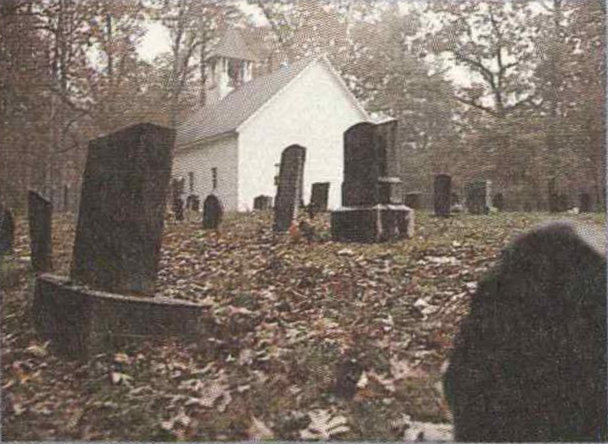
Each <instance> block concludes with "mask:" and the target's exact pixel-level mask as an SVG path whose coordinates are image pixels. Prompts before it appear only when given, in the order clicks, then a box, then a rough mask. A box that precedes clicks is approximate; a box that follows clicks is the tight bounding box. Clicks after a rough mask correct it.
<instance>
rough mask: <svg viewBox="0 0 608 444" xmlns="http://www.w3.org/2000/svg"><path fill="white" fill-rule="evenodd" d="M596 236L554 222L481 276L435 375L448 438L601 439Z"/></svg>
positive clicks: (600, 281) (600, 237) (606, 434)
mask: <svg viewBox="0 0 608 444" xmlns="http://www.w3.org/2000/svg"><path fill="white" fill-rule="evenodd" d="M605 241H606V235H605V232H604V230H603V229H601V228H599V227H593V226H580V225H576V224H573V223H569V222H554V223H551V224H548V225H546V226H543V227H539V228H536V229H533V230H531V231H530V232H528V233H526V234H524V235H522V236H520V237H519V238H517V239H516V240H515V241H514V242H512V243H511V244H510V245H509V246H508V247H507V248H506V250H505V251H504V252H503V255H502V258H501V260H500V262H499V263H498V265H497V266H496V267H495V268H494V269H493V270H492V271H491V272H490V273H489V274H488V275H487V276H486V277H485V279H484V280H482V281H481V283H480V285H479V287H478V290H477V292H476V294H475V296H474V297H473V299H472V303H471V309H470V314H469V315H468V317H467V318H466V319H465V320H464V321H463V323H462V324H461V329H460V333H459V334H458V336H457V338H456V341H455V348H454V351H453V352H452V355H451V358H450V365H449V368H448V370H447V372H446V375H445V379H444V388H445V393H446V396H447V399H448V402H449V404H450V408H451V410H452V413H453V416H454V425H455V440H456V441H461V442H462V441H475V442H497V441H506V442H521V441H526V442H534V441H545V442H556V441H578V442H581V441H606V440H607V439H608V431H607V420H608V410H607V405H608V404H607V402H606V399H607V390H606V385H607V378H606V371H607V365H606V362H607V348H606V345H607V341H606V333H607V331H606V250H605V248H606V244H605Z"/></svg>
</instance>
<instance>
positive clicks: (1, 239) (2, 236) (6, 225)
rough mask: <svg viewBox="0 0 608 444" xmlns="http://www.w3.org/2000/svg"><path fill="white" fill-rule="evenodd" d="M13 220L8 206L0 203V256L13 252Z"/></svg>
mask: <svg viewBox="0 0 608 444" xmlns="http://www.w3.org/2000/svg"><path fill="white" fill-rule="evenodd" d="M14 240H15V221H14V219H13V214H12V213H11V212H10V210H9V209H8V208H5V207H3V206H2V205H1V204H0V256H3V255H5V254H11V253H12V252H13V243H14Z"/></svg>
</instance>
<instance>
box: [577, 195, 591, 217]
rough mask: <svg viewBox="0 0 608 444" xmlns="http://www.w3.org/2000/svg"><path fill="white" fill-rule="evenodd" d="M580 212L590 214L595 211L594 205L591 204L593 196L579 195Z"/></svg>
mask: <svg viewBox="0 0 608 444" xmlns="http://www.w3.org/2000/svg"><path fill="white" fill-rule="evenodd" d="M579 211H580V212H581V213H590V212H591V211H593V204H592V202H591V194H589V193H580V195H579Z"/></svg>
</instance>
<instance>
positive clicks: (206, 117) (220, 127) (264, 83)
mask: <svg viewBox="0 0 608 444" xmlns="http://www.w3.org/2000/svg"><path fill="white" fill-rule="evenodd" d="M317 60H320V61H321V62H323V64H324V65H325V66H326V68H327V69H328V71H329V72H330V74H331V75H333V76H334V78H335V79H336V80H337V82H338V84H339V85H340V87H342V88H343V90H344V91H345V92H346V94H347V95H348V96H349V98H350V100H351V102H352V103H353V106H355V107H356V108H357V109H358V110H359V111H360V112H361V114H362V116H363V120H368V119H369V116H368V114H367V112H366V111H365V109H364V108H363V107H362V106H361V104H360V103H359V102H358V101H357V99H356V98H355V97H354V95H353V94H352V93H351V92H350V90H349V89H348V87H347V86H346V85H345V83H344V81H343V80H342V78H341V77H340V75H339V74H338V73H337V72H336V71H335V70H334V68H333V67H332V66H331V63H329V61H328V60H327V59H326V58H325V57H323V56H313V57H306V58H303V59H300V60H298V61H297V62H295V63H293V64H291V65H288V66H284V67H282V68H279V69H278V70H276V71H274V72H272V73H270V74H266V75H264V76H261V77H257V78H255V79H253V80H251V81H249V82H247V83H245V84H243V85H242V86H241V87H239V88H238V89H236V90H234V91H232V92H231V93H230V94H228V95H227V96H226V97H224V98H223V99H222V100H221V101H220V102H218V103H216V104H212V105H207V106H204V107H200V108H198V109H197V110H196V111H194V113H193V114H192V115H190V116H189V117H188V118H186V119H185V120H184V121H182V123H180V124H179V125H178V126H177V136H176V141H175V145H176V146H178V147H183V146H184V145H188V144H191V143H193V142H196V141H199V140H204V139H210V138H213V137H217V136H221V135H223V134H228V133H231V132H235V131H236V130H237V129H238V128H239V127H240V126H241V125H242V124H243V123H244V122H245V121H247V120H249V119H250V118H251V117H252V116H253V115H254V114H255V113H256V112H257V111H258V110H259V109H260V108H261V107H262V106H263V105H264V104H265V103H266V102H268V101H269V100H270V99H271V98H272V97H273V96H274V95H276V94H277V93H278V92H279V91H280V90H281V89H283V88H284V87H286V86H287V85H288V84H289V83H290V82H291V81H292V80H294V79H295V78H296V77H297V76H298V75H299V74H300V73H301V72H302V71H304V69H305V68H306V67H308V66H309V65H311V64H312V63H313V62H315V61H317Z"/></svg>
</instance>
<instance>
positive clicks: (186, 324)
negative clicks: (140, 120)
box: [32, 123, 208, 358]
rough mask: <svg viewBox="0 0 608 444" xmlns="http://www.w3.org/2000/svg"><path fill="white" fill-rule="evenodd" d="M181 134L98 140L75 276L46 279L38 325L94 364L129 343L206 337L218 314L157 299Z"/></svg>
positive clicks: (142, 128) (88, 171)
mask: <svg viewBox="0 0 608 444" xmlns="http://www.w3.org/2000/svg"><path fill="white" fill-rule="evenodd" d="M174 138H175V131H174V130H172V129H169V128H163V127H160V126H156V125H152V124H148V123H145V124H138V125H134V126H131V127H128V128H125V129H123V130H120V131H117V132H115V133H112V134H110V135H108V136H106V137H101V138H99V139H96V140H93V141H91V142H90V143H89V152H88V155H87V163H86V167H85V173H84V178H83V186H82V196H81V201H80V211H79V217H78V225H77V229H76V239H75V245H74V254H73V260H72V270H71V274H72V277H71V279H68V278H66V277H62V276H56V275H52V274H49V273H43V274H40V275H38V277H37V278H36V288H35V291H34V302H33V310H32V312H33V313H32V314H33V319H34V325H35V326H36V330H37V331H38V333H39V334H40V335H41V336H42V337H44V338H47V339H50V340H51V347H52V349H53V351H54V352H58V353H60V354H61V355H64V356H67V357H69V358H86V357H89V356H91V355H93V354H96V353H99V352H101V351H103V352H106V351H108V350H113V351H115V350H117V349H119V350H124V347H125V345H126V343H128V342H131V341H138V340H142V339H152V338H157V339H161V338H166V337H170V336H178V337H180V339H182V340H184V339H188V338H190V339H199V338H200V337H201V335H202V334H204V332H205V329H206V325H207V324H206V319H207V313H208V308H206V307H204V306H202V305H199V304H195V303H191V302H187V301H180V300H177V299H170V298H166V297H162V296H154V297H142V296H153V292H154V281H155V278H156V272H157V267H158V263H159V256H160V246H161V236H162V230H163V219H164V218H163V215H164V210H165V207H166V198H167V194H168V188H169V175H170V171H171V151H172V149H173V141H174Z"/></svg>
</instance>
